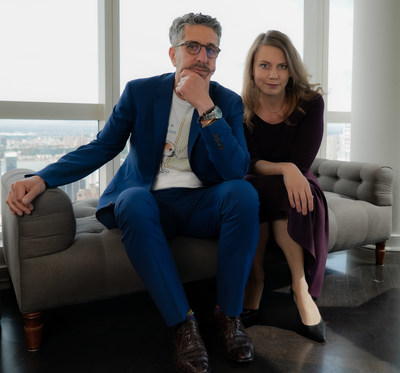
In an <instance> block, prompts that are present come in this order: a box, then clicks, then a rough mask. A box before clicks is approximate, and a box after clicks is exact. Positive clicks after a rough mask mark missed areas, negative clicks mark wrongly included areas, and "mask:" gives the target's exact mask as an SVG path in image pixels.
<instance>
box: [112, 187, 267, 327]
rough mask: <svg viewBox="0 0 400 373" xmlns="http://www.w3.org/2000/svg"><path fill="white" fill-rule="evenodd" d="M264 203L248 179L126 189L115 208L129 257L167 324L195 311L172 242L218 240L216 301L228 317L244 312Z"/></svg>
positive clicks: (171, 323) (181, 319)
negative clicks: (179, 239)
mask: <svg viewBox="0 0 400 373" xmlns="http://www.w3.org/2000/svg"><path fill="white" fill-rule="evenodd" d="M258 213H259V201H258V194H257V192H256V190H255V189H254V188H253V186H252V185H251V184H250V183H248V182H247V181H245V180H230V181H225V182H222V183H220V184H216V185H212V186H208V187H201V188H170V189H163V190H157V191H150V190H148V189H146V188H143V187H133V188H129V189H126V190H125V191H123V192H122V193H121V194H120V195H119V197H118V199H117V201H116V203H115V207H114V216H115V220H116V223H117V226H118V227H119V229H120V230H121V232H122V242H123V244H124V246H125V249H126V251H127V254H128V257H129V259H130V261H131V263H132V265H133V266H134V268H135V269H136V271H137V272H138V274H139V275H140V277H141V278H142V280H143V282H144V284H145V285H146V287H147V289H148V291H149V293H150V295H151V297H152V299H153V300H154V302H155V303H156V305H157V307H158V309H159V310H160V312H161V314H162V316H163V318H164V320H165V322H166V323H167V325H169V326H172V325H175V324H177V323H179V322H182V321H183V320H185V317H186V314H187V312H188V311H189V309H190V306H189V304H188V300H187V298H186V295H185V292H184V288H183V285H182V282H181V280H180V277H179V273H178V271H177V268H176V265H175V261H174V257H173V255H172V253H171V249H170V247H169V245H168V240H169V239H171V238H172V237H174V236H176V235H185V236H192V237H198V238H206V237H218V238H219V244H218V264H217V274H216V282H217V299H216V304H218V305H219V306H220V307H221V308H222V310H223V311H224V312H225V313H226V314H227V315H228V316H238V315H239V314H240V313H241V311H242V302H243V294H244V288H245V285H246V282H247V278H248V276H249V272H250V268H251V265H252V261H253V258H254V255H255V251H256V248H257V243H258V236H259V216H258Z"/></svg>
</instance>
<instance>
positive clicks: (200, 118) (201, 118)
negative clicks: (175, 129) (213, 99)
mask: <svg viewBox="0 0 400 373" xmlns="http://www.w3.org/2000/svg"><path fill="white" fill-rule="evenodd" d="M214 108H215V105H214V106H213V107H212V108H211V109H208V110H207V111H206V112H205V113H203V114H201V115H200V116H199V118H198V119H197V122H198V123H202V121H203V120H204V118H205V117H206V116H207V115H208V114H210V113H211V112H212V111H213V110H214Z"/></svg>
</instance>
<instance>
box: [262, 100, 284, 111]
mask: <svg viewBox="0 0 400 373" xmlns="http://www.w3.org/2000/svg"><path fill="white" fill-rule="evenodd" d="M265 107H266V108H267V110H268V111H269V112H270V113H272V114H275V113H278V112H279V111H281V110H282V111H284V110H285V107H286V102H285V104H284V105H283V106H282V107H281V108H280V109H278V110H271V109H269V108H268V106H267V105H265Z"/></svg>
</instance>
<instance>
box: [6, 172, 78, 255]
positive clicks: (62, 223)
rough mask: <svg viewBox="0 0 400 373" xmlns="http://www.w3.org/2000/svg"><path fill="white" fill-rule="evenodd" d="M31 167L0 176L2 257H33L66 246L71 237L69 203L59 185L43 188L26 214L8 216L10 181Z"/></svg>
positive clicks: (72, 222)
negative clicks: (7, 201)
mask: <svg viewBox="0 0 400 373" xmlns="http://www.w3.org/2000/svg"><path fill="white" fill-rule="evenodd" d="M31 172H32V171H31V170H27V169H16V170H12V171H9V172H7V173H5V174H4V175H3V177H2V179H1V183H2V186H1V189H2V203H1V205H2V222H3V241H4V250H5V257H6V260H7V262H9V259H10V258H11V257H15V256H17V257H19V259H20V260H21V259H27V258H33V257H38V256H43V255H48V254H51V253H55V252H59V251H62V250H65V249H66V248H68V247H69V246H70V245H71V244H72V242H73V241H74V238H75V231H76V221H75V215H74V211H73V209H72V203H71V200H70V199H69V197H68V196H67V194H66V193H64V192H63V191H62V190H61V189H59V188H52V189H46V190H45V192H44V193H42V194H41V195H39V196H38V197H37V198H36V199H35V200H34V201H33V205H34V210H33V211H32V213H31V214H30V215H23V216H21V217H20V216H17V215H12V214H11V212H10V210H9V208H8V206H7V204H6V202H5V200H6V198H7V194H8V191H9V189H10V186H11V184H12V183H13V182H15V181H17V180H21V179H23V178H24V176H25V175H26V174H28V173H31Z"/></svg>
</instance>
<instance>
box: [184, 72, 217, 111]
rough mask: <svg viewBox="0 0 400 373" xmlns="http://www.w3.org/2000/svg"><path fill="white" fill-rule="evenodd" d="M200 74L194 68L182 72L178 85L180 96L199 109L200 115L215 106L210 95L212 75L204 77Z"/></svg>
mask: <svg viewBox="0 0 400 373" xmlns="http://www.w3.org/2000/svg"><path fill="white" fill-rule="evenodd" d="M200 72H201V71H200V70H199V71H197V70H196V69H194V68H193V69H184V70H182V71H181V73H180V76H179V81H178V83H177V85H176V93H177V94H178V96H179V97H180V98H183V99H184V100H185V101H188V102H190V104H191V105H192V106H193V107H195V108H196V109H197V111H198V112H199V115H201V114H203V113H204V112H206V111H207V110H208V109H210V108H212V107H213V106H214V102H213V101H212V100H211V98H210V94H209V86H210V78H211V74H209V73H208V74H207V75H206V76H203V75H201V74H200Z"/></svg>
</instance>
